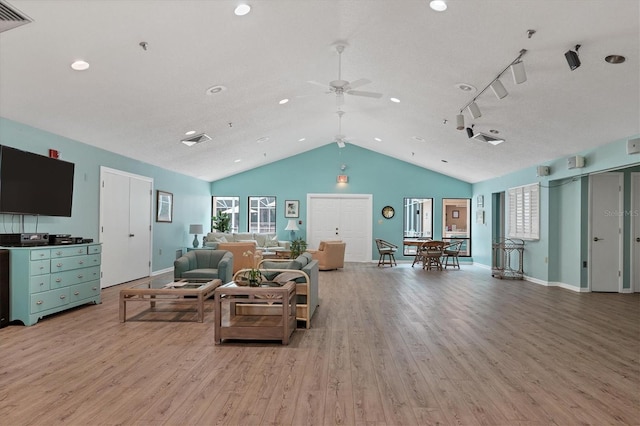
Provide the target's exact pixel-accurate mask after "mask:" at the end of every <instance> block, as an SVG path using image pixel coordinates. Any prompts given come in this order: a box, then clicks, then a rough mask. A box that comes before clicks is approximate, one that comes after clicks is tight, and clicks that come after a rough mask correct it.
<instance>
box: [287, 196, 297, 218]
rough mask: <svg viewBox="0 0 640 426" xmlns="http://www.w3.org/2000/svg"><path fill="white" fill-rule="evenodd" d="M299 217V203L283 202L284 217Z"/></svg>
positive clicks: (295, 201)
mask: <svg viewBox="0 0 640 426" xmlns="http://www.w3.org/2000/svg"><path fill="white" fill-rule="evenodd" d="M299 215H300V201H299V200H286V201H285V202H284V217H298V216H299Z"/></svg>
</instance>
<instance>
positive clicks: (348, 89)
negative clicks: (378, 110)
mask: <svg viewBox="0 0 640 426" xmlns="http://www.w3.org/2000/svg"><path fill="white" fill-rule="evenodd" d="M345 46H346V45H345V44H338V45H336V51H337V52H338V79H337V80H333V81H330V82H329V86H328V87H327V85H325V84H322V83H318V82H317V81H309V83H311V84H315V85H317V86H322V87H324V88H327V89H328V90H329V91H328V92H327V93H335V94H336V103H337V105H338V106H340V105H343V104H344V94H345V93H347V94H349V95H354V96H365V97H368V98H378V99H379V98H381V97H382V93H377V92H366V91H362V90H354V89H356V88H358V87H360V86H364V85H365V84H369V83H371V80H367V79H366V78H361V79H359V80H355V81H351V82H349V81H347V80H343V79H342V52H344V48H345Z"/></svg>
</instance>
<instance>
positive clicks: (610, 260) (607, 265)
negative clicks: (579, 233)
mask: <svg viewBox="0 0 640 426" xmlns="http://www.w3.org/2000/svg"><path fill="white" fill-rule="evenodd" d="M623 183H624V181H623V174H622V173H600V174H595V175H591V176H590V177H589V185H590V194H589V204H590V209H589V215H590V218H591V227H590V231H591V232H590V243H589V244H590V250H589V254H590V261H589V283H590V288H591V291H603V292H619V291H621V290H622V226H623V218H624V211H623V203H622V201H623V197H622V195H623V192H622V185H623Z"/></svg>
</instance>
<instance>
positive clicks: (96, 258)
mask: <svg viewBox="0 0 640 426" xmlns="http://www.w3.org/2000/svg"><path fill="white" fill-rule="evenodd" d="M101 263H102V262H101V256H100V253H98V254H90V255H89V256H87V266H100V264H101Z"/></svg>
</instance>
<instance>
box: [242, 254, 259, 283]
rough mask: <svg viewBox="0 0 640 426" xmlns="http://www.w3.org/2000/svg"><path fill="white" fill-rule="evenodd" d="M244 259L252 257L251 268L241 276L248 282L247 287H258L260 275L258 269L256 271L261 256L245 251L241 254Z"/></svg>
mask: <svg viewBox="0 0 640 426" xmlns="http://www.w3.org/2000/svg"><path fill="white" fill-rule="evenodd" d="M242 255H243V256H245V257H253V262H251V263H252V267H251V268H250V269H247V270H246V271H245V272H244V273H243V276H244V278H245V279H247V280H248V281H249V287H258V286H259V285H260V283H261V282H262V274H261V273H260V269H258V263H259V262H260V259H261V258H262V256H260V255H259V254H254V253H253V252H252V251H251V250H247V251H245V252H244V253H242Z"/></svg>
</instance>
